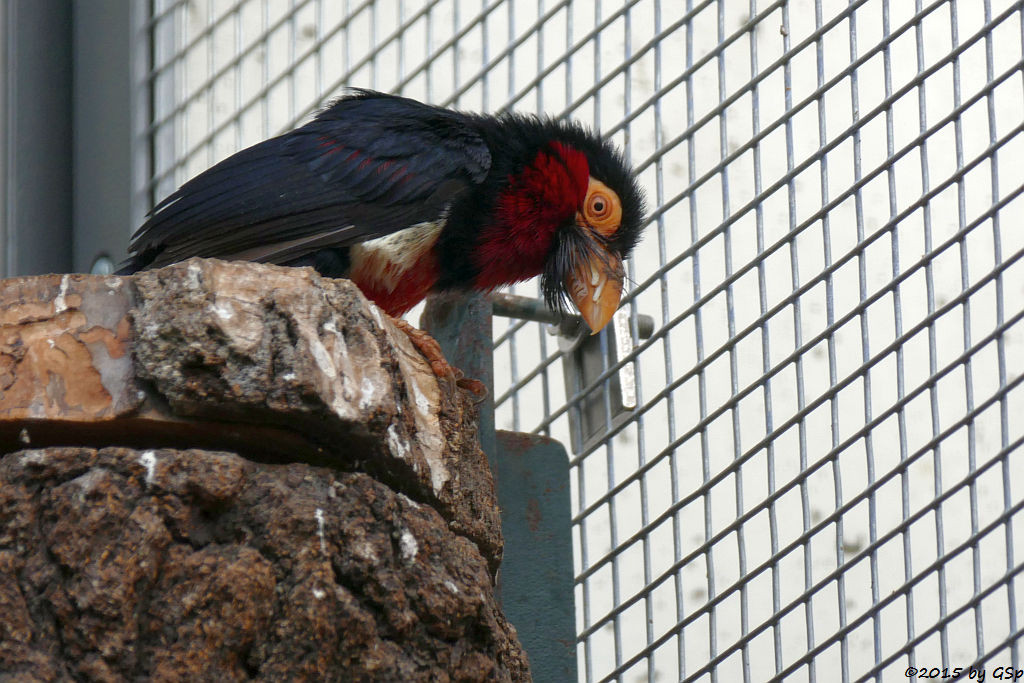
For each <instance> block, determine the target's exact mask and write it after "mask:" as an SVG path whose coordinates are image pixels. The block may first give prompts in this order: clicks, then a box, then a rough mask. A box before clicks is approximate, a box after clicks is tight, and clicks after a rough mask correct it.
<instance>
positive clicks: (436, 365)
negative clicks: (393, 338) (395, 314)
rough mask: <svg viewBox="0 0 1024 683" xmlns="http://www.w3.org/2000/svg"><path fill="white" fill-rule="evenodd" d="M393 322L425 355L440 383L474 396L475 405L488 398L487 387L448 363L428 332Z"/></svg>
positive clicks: (399, 321)
mask: <svg viewBox="0 0 1024 683" xmlns="http://www.w3.org/2000/svg"><path fill="white" fill-rule="evenodd" d="M392 322H394V324H395V327H397V328H398V329H400V330H402V331H403V332H405V335H406V336H407V337H408V338H409V341H411V342H412V345H413V346H415V347H416V348H417V349H418V350H419V352H420V353H421V354H423V357H424V358H425V359H426V361H427V363H429V364H430V369H431V371H432V372H433V373H434V376H436V377H437V379H438V380H439V381H444V382H445V383H446V384H449V386H451V385H454V386H455V387H457V388H459V389H463V390H465V391H468V392H469V393H471V394H473V397H474V403H481V402H482V401H483V400H484V399H486V398H487V395H488V393H489V392H488V391H487V386H486V385H485V384H484V383H483V382H481V381H480V380H478V379H472V378H470V377H466V376H465V375H464V374H463V372H462V370H459V369H458V368H456V367H454V366H453V365H451V364H450V363H448V360H447V359H446V358H445V357H444V353H442V351H441V345H440V344H438V343H437V340H436V339H434V338H433V337H432V336H430V334H429V333H428V332H424V331H423V330H420V329H417V328H415V327H413V326H412V325H411V324H410V323H409V322H407V321H405V320H402V319H401V318H392Z"/></svg>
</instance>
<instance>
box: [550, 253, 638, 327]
mask: <svg viewBox="0 0 1024 683" xmlns="http://www.w3.org/2000/svg"><path fill="white" fill-rule="evenodd" d="M624 277H625V271H624V269H623V267H622V259H620V258H619V257H618V256H616V255H614V254H612V253H610V252H609V251H607V250H606V249H604V248H603V247H599V248H598V249H597V250H596V251H595V252H593V253H591V255H590V257H589V258H588V259H587V260H586V261H584V262H583V263H581V264H580V265H579V267H578V268H576V270H575V271H573V272H572V273H570V274H569V276H568V277H566V280H565V288H566V291H567V292H568V293H569V298H570V299H572V302H573V303H574V304H575V305H576V308H577V309H578V310H579V312H580V315H582V316H583V319H584V320H585V321H586V323H587V325H588V326H590V329H591V334H597V333H598V332H600V331H601V328H603V327H604V326H605V325H607V324H608V321H609V320H611V319H612V316H613V315H614V314H615V311H616V310H618V308H619V299H620V298H621V297H622V281H623V279H624Z"/></svg>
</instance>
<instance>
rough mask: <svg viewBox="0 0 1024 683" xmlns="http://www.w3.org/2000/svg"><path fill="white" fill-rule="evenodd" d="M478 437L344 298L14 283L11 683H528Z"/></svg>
mask: <svg viewBox="0 0 1024 683" xmlns="http://www.w3.org/2000/svg"><path fill="white" fill-rule="evenodd" d="M475 430H476V407H475V405H474V403H473V401H472V398H471V397H470V396H467V395H466V394H464V393H463V392H460V391H458V390H456V389H455V387H453V386H447V385H445V384H444V383H441V384H439V383H438V381H437V380H436V378H435V377H434V375H433V373H432V372H431V371H430V368H429V366H428V365H427V363H426V362H425V361H424V359H423V358H422V357H421V356H420V354H419V353H418V352H417V351H416V350H415V349H414V348H413V347H412V345H411V344H410V343H409V340H408V338H407V337H406V336H405V335H404V334H403V333H401V332H399V331H397V330H396V329H395V328H394V326H393V325H392V323H391V322H390V321H389V320H388V319H387V318H386V317H384V316H382V315H381V314H380V313H379V311H378V310H377V309H376V307H374V306H373V305H372V304H369V303H368V302H367V301H366V299H365V298H364V297H363V296H362V294H361V293H360V292H359V290H358V289H356V288H355V287H354V286H352V285H351V284H350V283H348V282H346V281H343V280H329V279H323V278H320V277H319V276H318V275H317V274H316V273H314V272H312V271H311V270H306V269H289V268H278V267H274V266H264V265H256V264H232V263H224V262H218V261H205V260H192V261H189V262H186V263H183V264H178V265H175V266H170V267H168V268H164V269H161V270H157V271H152V272H147V273H143V274H140V275H137V276H133V277H130V278H118V277H101V276H86V275H64V276H61V275H54V276H42V277H35V278H21V279H15V280H7V281H0V680H5V679H4V676H3V674H5V673H8V672H10V673H15V674H18V675H19V676H24V680H66V679H68V678H69V677H70V678H73V679H82V680H85V679H90V680H91V679H96V680H126V679H150V678H152V679H154V680H211V679H216V678H224V679H225V680H249V679H259V680H268V681H269V680H275V681H276V680H403V681H404V680H421V679H422V680H527V679H528V678H529V673H528V668H527V663H526V658H525V655H524V654H523V652H522V650H521V648H520V646H519V644H518V641H517V640H516V636H515V630H514V629H513V628H512V627H511V626H509V625H508V624H507V623H506V622H505V620H504V618H503V617H502V615H501V613H500V612H499V611H498V610H497V608H496V606H495V603H494V599H493V586H492V582H493V577H494V573H495V571H496V570H497V567H498V564H499V562H500V559H501V549H502V540H501V531H500V522H499V512H498V508H497V503H496V499H495V495H494V487H493V482H492V479H491V474H490V471H489V470H488V467H487V462H486V458H485V457H484V456H483V453H481V451H480V449H479V445H478V442H477V437H476V431H475ZM227 451H230V452H227ZM232 453H236V454H238V455H233V454H232ZM16 680H22V678H16Z"/></svg>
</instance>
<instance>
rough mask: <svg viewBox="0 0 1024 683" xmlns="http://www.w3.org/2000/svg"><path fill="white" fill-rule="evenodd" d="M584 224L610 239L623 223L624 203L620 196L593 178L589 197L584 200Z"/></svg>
mask: <svg viewBox="0 0 1024 683" xmlns="http://www.w3.org/2000/svg"><path fill="white" fill-rule="evenodd" d="M582 218H583V222H584V223H586V224H587V225H588V226H590V227H591V228H593V229H594V230H596V231H597V232H599V233H601V234H602V235H604V236H605V237H610V236H612V235H614V234H615V232H616V231H617V230H618V229H619V224H620V223H621V222H622V203H621V202H620V201H619V196H618V195H617V194H615V192H613V191H612V190H611V188H609V187H608V186H607V185H605V184H604V183H602V182H601V181H600V180H597V179H596V178H593V177H591V178H590V185H589V186H588V187H587V197H586V199H584V200H583V211H582Z"/></svg>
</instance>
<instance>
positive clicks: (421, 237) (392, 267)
mask: <svg viewBox="0 0 1024 683" xmlns="http://www.w3.org/2000/svg"><path fill="white" fill-rule="evenodd" d="M446 218H447V216H445V215H442V216H441V217H440V218H439V219H438V220H436V221H430V222H424V223H417V224H416V225H413V226H411V227H408V228H406V229H404V230H399V231H398V232H395V233H392V234H390V235H385V236H384V237H378V238H377V239H372V240H367V241H365V242H361V243H359V244H356V245H353V246H352V250H351V252H350V253H351V258H352V275H353V279H354V280H368V281H372V282H376V283H378V284H379V285H381V286H382V287H384V288H385V289H387V290H388V291H394V289H395V287H397V286H398V283H399V282H401V280H402V276H404V275H405V273H406V272H407V271H408V270H409V269H410V268H412V267H413V266H415V265H416V264H417V262H419V260H420V259H422V258H423V257H424V256H425V255H426V254H427V253H428V252H429V251H430V250H431V249H432V248H433V246H434V243H435V242H437V237H438V235H440V234H441V228H443V227H444V224H445V219H446Z"/></svg>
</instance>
